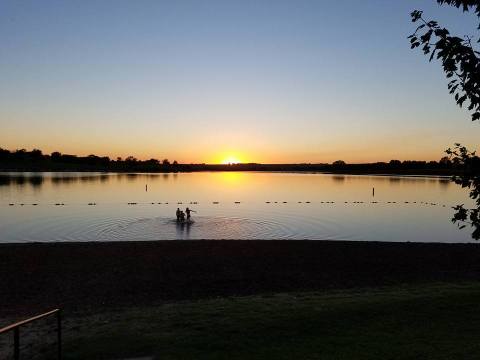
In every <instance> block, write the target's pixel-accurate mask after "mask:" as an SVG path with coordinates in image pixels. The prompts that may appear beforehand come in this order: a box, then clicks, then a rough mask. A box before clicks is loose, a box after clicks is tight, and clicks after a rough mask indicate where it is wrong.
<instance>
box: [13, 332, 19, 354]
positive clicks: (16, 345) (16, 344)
mask: <svg viewBox="0 0 480 360" xmlns="http://www.w3.org/2000/svg"><path fill="white" fill-rule="evenodd" d="M13 358H14V359H15V360H20V328H19V327H16V328H15V329H13Z"/></svg>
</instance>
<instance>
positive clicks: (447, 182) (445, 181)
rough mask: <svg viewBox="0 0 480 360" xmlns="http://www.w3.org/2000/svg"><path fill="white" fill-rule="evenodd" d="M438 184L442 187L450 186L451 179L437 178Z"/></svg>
mask: <svg viewBox="0 0 480 360" xmlns="http://www.w3.org/2000/svg"><path fill="white" fill-rule="evenodd" d="M438 184H439V185H440V186H441V187H442V188H446V187H448V186H450V184H451V180H450V178H448V179H438Z"/></svg>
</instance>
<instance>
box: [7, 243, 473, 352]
mask: <svg viewBox="0 0 480 360" xmlns="http://www.w3.org/2000/svg"><path fill="white" fill-rule="evenodd" d="M55 307H62V308H63V309H64V327H65V332H64V355H65V358H67V359H118V358H126V357H138V356H151V357H152V358H162V359H244V358H251V359H292V358H302V359H477V358H480V345H478V341H477V340H478V337H479V336H480V330H479V329H480V246H479V245H477V244H457V245H453V244H452V245H449V244H418V243H417V244H413V243H372V242H370V243H367V242H333V241H160V242H122V243H120V242H118V243H74V244H67V243H57V244H24V245H21V244H17V245H13V244H10V245H0V326H1V325H4V324H5V323H7V322H10V321H12V320H14V319H15V320H19V319H22V318H25V317H28V316H31V315H34V314H36V313H37V312H39V311H44V310H49V309H51V308H55ZM53 326H54V323H53ZM39 329H40V325H39V327H37V330H35V329H30V330H28V329H25V331H24V333H23V334H24V336H26V338H25V339H26V341H27V340H28V341H31V342H32V343H34V344H36V346H37V347H35V346H33V347H32V348H31V349H30V350H31V351H35V349H38V346H39V344H44V343H45V341H46V340H45V339H47V338H48V339H50V340H51V341H54V339H55V337H54V335H52V332H51V329H52V326H50V333H47V332H42V331H43V330H39ZM27 330H28V331H30V334H33V335H29V333H28V331H27ZM35 331H36V332H35ZM45 334H49V335H45ZM52 336H53V337H52ZM22 339H23V338H22ZM52 339H53V340H52ZM0 340H1V341H0V354H2V346H3V349H6V350H5V351H7V350H8V349H7V347H8V345H9V340H10V339H9V338H3V339H0ZM22 341H23V340H22ZM53 344H54V343H53ZM10 345H11V344H10ZM53 348H54V347H53ZM49 349H50V350H51V349H52V347H51V346H50V348H49ZM49 349H48V348H47V350H46V351H49ZM49 356H50V355H48V354H47V355H46V357H45V358H49ZM0 357H1V356H0Z"/></svg>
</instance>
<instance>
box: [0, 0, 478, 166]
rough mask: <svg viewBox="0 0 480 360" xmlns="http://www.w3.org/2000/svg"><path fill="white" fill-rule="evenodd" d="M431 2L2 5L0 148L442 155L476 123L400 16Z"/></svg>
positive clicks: (357, 158)
mask: <svg viewBox="0 0 480 360" xmlns="http://www.w3.org/2000/svg"><path fill="white" fill-rule="evenodd" d="M413 9H421V10H424V12H425V15H426V17H428V18H432V19H436V20H438V21H439V22H440V23H441V24H442V25H443V24H445V26H447V27H448V28H449V29H451V30H452V31H454V32H456V33H458V34H460V35H463V34H476V33H477V30H476V25H477V22H478V19H477V18H476V17H475V16H474V15H473V14H462V12H461V11H459V10H457V9H453V8H449V7H439V6H438V5H437V4H436V2H435V1H434V0H418V1H417V0H411V1H390V0H389V1H385V0H371V1H363V2H360V1H355V0H339V1H313V0H311V1H305V0H298V1H293V0H292V1H173V2H166V1H165V2H164V1H121V0H117V1H13V0H12V1H11V0H7V1H2V2H1V3H0V76H1V79H2V81H0V126H1V129H2V131H1V132H0V146H1V147H4V148H8V149H15V148H28V149H31V148H34V147H36V148H40V149H43V150H45V151H46V152H51V151H61V152H64V153H77V154H82V155H88V154H90V153H95V154H98V155H109V156H112V157H116V156H122V157H126V156H128V155H133V156H136V157H138V158H151V157H155V158H165V157H168V158H169V159H177V160H178V161H181V162H219V161H222V160H223V159H225V158H227V157H233V158H237V159H239V160H241V161H255V162H270V163H281V162H331V161H334V160H337V159H343V160H345V161H347V162H368V161H385V160H389V159H394V158H395V159H401V160H405V159H427V160H431V159H439V158H440V157H442V156H443V151H444V150H445V148H447V147H449V146H451V145H452V144H453V143H454V142H461V143H463V144H466V145H468V146H470V147H472V148H475V147H476V146H477V139H478V131H479V128H478V126H480V124H477V123H476V122H474V123H472V122H471V121H470V118H469V115H468V113H467V112H466V111H465V110H461V109H459V108H458V107H457V106H456V105H455V102H454V100H453V98H452V97H451V95H449V94H448V91H447V88H446V80H445V78H444V75H443V73H442V71H441V69H440V66H439V65H438V64H433V63H428V60H427V58H426V57H425V56H423V55H422V53H421V52H420V51H413V50H410V47H409V42H408V40H407V36H408V35H409V34H410V33H411V31H412V29H414V24H412V23H411V21H410V17H409V13H410V11H411V10H413Z"/></svg>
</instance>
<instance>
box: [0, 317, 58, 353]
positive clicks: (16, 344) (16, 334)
mask: <svg viewBox="0 0 480 360" xmlns="http://www.w3.org/2000/svg"><path fill="white" fill-rule="evenodd" d="M50 315H56V316H57V352H58V359H61V358H62V312H61V309H54V310H51V311H48V312H46V313H43V314H40V315H37V316H34V317H31V318H29V319H26V320H22V321H19V322H16V323H15V324H11V325H8V326H5V327H4V328H1V329H0V335H1V334H3V333H6V332H9V331H13V358H14V359H15V360H19V359H20V327H21V326H22V325H26V324H29V323H31V322H33V321H36V320H40V319H43V318H45V317H47V316H50Z"/></svg>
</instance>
